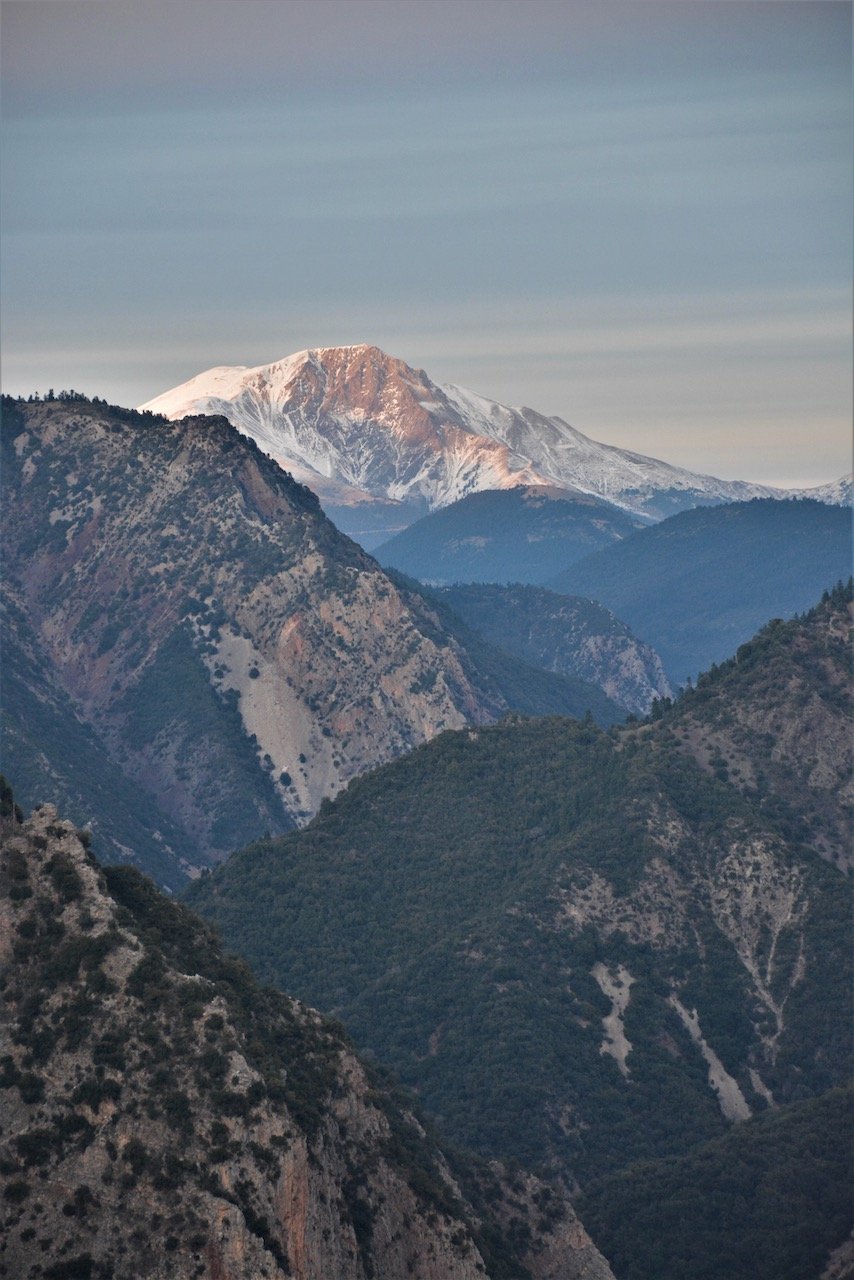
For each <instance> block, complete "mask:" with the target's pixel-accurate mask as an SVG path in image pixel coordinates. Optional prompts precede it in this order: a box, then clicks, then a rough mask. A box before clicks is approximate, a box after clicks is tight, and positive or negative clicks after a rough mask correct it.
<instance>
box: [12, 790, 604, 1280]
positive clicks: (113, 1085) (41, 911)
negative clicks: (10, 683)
mask: <svg viewBox="0 0 854 1280" xmlns="http://www.w3.org/2000/svg"><path fill="white" fill-rule="evenodd" d="M0 837H2V852H0V975H1V976H2V983H3V991H4V999H3V1003H2V1011H0V1031H2V1037H3V1056H2V1059H0V1091H2V1098H3V1118H4V1123H3V1131H2V1135H0V1159H2V1185H3V1195H2V1198H0V1270H2V1274H3V1275H6V1276H10V1277H12V1276H21V1277H23V1276H32V1277H35V1276H41V1277H44V1280H108V1278H109V1280H191V1278H192V1277H194V1278H195V1280H199V1278H200V1277H204V1278H205V1280H228V1278H229V1277H231V1278H235V1280H236V1278H237V1277H243V1278H246V1277H252V1278H253V1280H263V1278H264V1277H266V1280H284V1277H291V1278H292V1280H328V1278H329V1277H333V1276H334V1277H335V1280H488V1278H489V1277H493V1280H555V1278H556V1277H558V1276H559V1277H561V1278H562V1280H613V1277H612V1275H611V1271H610V1268H609V1267H608V1265H607V1263H606V1262H605V1261H604V1259H603V1258H602V1257H601V1255H600V1254H599V1253H598V1251H597V1250H596V1248H595V1247H594V1246H593V1244H592V1243H591V1241H590V1239H589V1237H588V1236H587V1234H586V1232H585V1231H584V1228H583V1227H582V1225H581V1223H580V1222H579V1221H578V1219H577V1217H576V1215H575V1214H574V1212H573V1210H572V1208H571V1206H570V1205H569V1203H568V1200H567V1197H566V1195H565V1194H563V1193H562V1192H561V1190H560V1189H559V1188H557V1187H554V1186H551V1187H550V1186H546V1185H545V1184H543V1183H541V1182H538V1181H537V1180H536V1179H534V1178H533V1177H531V1176H529V1175H528V1176H525V1175H522V1176H520V1175H515V1176H513V1177H510V1176H508V1175H507V1173H506V1172H505V1171H504V1170H502V1169H500V1168H498V1167H496V1166H493V1167H492V1168H487V1167H486V1166H484V1165H479V1166H475V1165H474V1164H472V1163H471V1162H468V1161H464V1160H460V1159H457V1160H456V1161H455V1164H454V1166H453V1168H452V1167H451V1165H450V1164H449V1161H448V1159H447V1158H446V1156H445V1155H444V1154H443V1152H442V1151H441V1150H439V1149H438V1147H437V1145H436V1143H435V1141H434V1140H433V1139H432V1138H431V1137H430V1136H428V1134H427V1133H426V1132H425V1129H424V1127H423V1125H422V1124H421V1123H420V1121H419V1120H418V1119H417V1118H416V1117H415V1116H414V1115H413V1114H412V1112H411V1110H410V1109H409V1106H408V1104H407V1100H406V1099H405V1098H401V1096H400V1093H399V1091H397V1090H395V1089H393V1088H392V1087H391V1086H389V1084H388V1083H387V1082H386V1081H383V1080H381V1079H380V1077H379V1075H378V1073H377V1072H376V1071H373V1070H371V1069H369V1068H367V1067H366V1066H365V1065H363V1063H361V1062H360V1061H359V1059H358V1058H357V1057H356V1055H355V1053H354V1052H353V1049H352V1046H351V1045H350V1044H349V1043H348V1041H347V1040H346V1038H345V1036H344V1035H343V1033H342V1031H341V1028H340V1027H338V1026H334V1025H332V1024H331V1023H329V1022H327V1021H326V1020H324V1019H322V1018H321V1017H320V1016H319V1015H318V1014H317V1013H315V1012H314V1011H313V1010H312V1009H309V1008H307V1007H306V1006H305V1005H302V1004H300V1003H299V1002H298V1001H295V1000H292V999H290V998H288V997H287V996H285V995H281V994H278V993H276V992H273V991H270V990H269V989H267V990H264V989H262V988H261V987H260V986H259V984H258V983H257V982H255V980H254V979H253V978H252V976H251V974H250V973H249V971H248V970H247V968H246V966H245V965H243V964H242V963H240V962H238V961H235V960H234V959H230V958H228V957H226V956H224V955H223V953H222V951H221V949H220V947H219V945H218V944H217V941H216V939H215V938H214V937H213V936H212V934H211V932H210V930H209V929H207V928H206V927H205V926H204V925H203V924H202V923H201V921H199V920H198V919H197V918H195V917H193V916H192V915H191V914H190V912H188V911H187V910H186V909H184V908H182V907H180V906H178V905H177V904H175V903H173V902H170V901H168V900H167V899H166V898H164V897H161V896H160V895H159V894H158V893H157V891H156V890H155V889H154V887H153V886H152V885H151V883H150V882H149V881H147V880H146V879H145V878H144V877H142V876H140V875H139V874H138V873H137V872H136V871H135V870H133V869H132V868H128V867H121V868H109V869H107V870H105V871H102V870H101V869H100V868H99V867H98V865H97V863H96V862H95V861H94V859H93V858H92V857H91V855H90V854H89V853H88V852H87V851H86V848H85V843H84V841H83V840H81V836H80V833H78V832H76V831H75V829H74V826H73V824H71V823H69V822H67V821H64V820H63V819H61V818H60V817H59V816H58V814H57V812H56V810H55V808H53V806H50V805H47V806H44V807H43V808H41V809H39V810H38V811H37V812H36V813H34V814H33V815H32V817H31V818H30V819H28V820H27V821H26V822H23V823H22V822H21V821H20V820H19V817H16V814H15V807H14V804H13V802H12V800H11V796H10V793H9V791H8V788H6V787H5V786H4V785H3V784H2V780H0Z"/></svg>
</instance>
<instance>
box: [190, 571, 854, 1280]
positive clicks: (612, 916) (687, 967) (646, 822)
mask: <svg viewBox="0 0 854 1280" xmlns="http://www.w3.org/2000/svg"><path fill="white" fill-rule="evenodd" d="M850 626H851V597H850V586H849V588H848V589H845V588H842V587H839V588H837V589H835V590H834V591H833V592H831V593H829V594H827V595H826V596H825V598H824V600H823V601H822V603H821V604H820V605H818V606H817V607H816V608H815V609H813V610H812V611H811V612H810V613H809V614H808V615H806V616H805V617H802V618H799V619H795V620H793V621H790V622H779V621H778V622H775V623H772V624H770V625H768V626H767V627H765V628H764V629H763V630H762V631H761V632H760V633H759V634H758V635H757V636H755V637H754V639H753V640H752V641H751V642H750V643H749V644H748V645H745V646H743V647H742V648H740V649H739V651H738V653H737V654H736V655H735V657H734V658H733V659H731V660H730V661H729V662H727V663H725V664H724V665H723V666H721V667H719V668H717V669H715V670H714V671H713V672H710V673H709V674H708V675H706V676H704V677H703V679H702V680H701V681H700V682H699V683H698V685H697V687H696V689H691V690H688V691H686V692H685V693H684V694H683V695H682V696H681V697H680V699H679V700H678V701H677V702H676V703H675V704H673V705H672V706H670V705H668V703H667V702H664V703H661V702H660V703H658V704H656V707H655V709H654V713H653V716H652V718H650V719H649V720H648V721H646V722H644V723H641V724H635V725H627V726H621V727H617V728H614V729H611V730H609V731H606V732H603V731H601V730H599V729H597V728H596V727H595V726H594V725H592V724H590V723H587V724H585V723H580V724H579V723H575V722H571V721H568V720H559V719H545V720H540V721H516V722H514V721H512V720H510V721H504V722H502V723H501V724H500V725H498V726H492V727H487V728H482V729H473V728H469V729H466V730H463V731H461V732H449V733H445V734H442V735H440V736H439V737H438V738H436V739H434V740H433V741H432V742H431V743H429V744H427V745H425V746H424V747H420V748H418V749H417V750H415V751H413V752H412V753H410V754H409V755H408V756H407V757H406V758H405V759H402V760H400V761H397V762H395V763H393V764H390V765H387V766H385V767H384V768H382V769H380V770H377V771H375V772H374V773H373V774H371V775H368V776H366V777H363V778H360V779H358V780H356V781H354V782H353V783H351V784H350V786H349V788H348V789H347V791H346V792H344V793H343V794H342V795H340V796H339V797H337V798H336V800H335V801H333V802H332V803H331V804H330V805H328V806H326V807H325V808H324V810H323V812H322V813H321V814H320V815H318V817H317V818H316V819H315V820H314V822H313V823H312V824H311V825H310V826H309V827H308V828H307V829H306V830H304V831H302V832H300V833H298V834H295V835H293V836H288V837H285V838H284V839H281V840H278V841H261V842H258V843H256V844H255V845H253V846H251V847H249V848H248V849H246V850H244V851H243V852H241V853H239V854H237V855H235V856H233V857H232V858H231V859H230V860H229V862H228V863H226V864H225V865H224V866H223V867H221V868H218V869H217V870H216V871H215V872H214V873H213V874H212V875H211V876H210V877H208V878H206V879H205V880H204V881H203V882H198V883H197V884H196V885H194V886H193V887H192V888H191V890H190V896H191V899H192V902H193V905H194V906H196V907H197V908H198V909H200V910H201V911H202V913H203V914H204V915H206V916H208V917H209V918H210V919H211V920H212V921H214V922H215V923H217V924H218V926H219V927H220V928H221V929H222V930H223V932H224V934H225V936H226V938H227V939H228V941H229V942H230V944H231V945H233V946H234V947H236V948H237V949H239V950H240V951H241V952H242V953H243V954H245V955H246V956H247V957H249V958H250V959H251V960H252V962H253V963H254V964H256V965H257V966H258V968H259V972H260V973H261V974H262V976H263V977H265V978H266V979H268V980H272V981H275V982H277V983H279V984H280V985H283V986H284V987H285V988H287V989H291V990H295V991H297V992H298V993H299V994H300V995H301V996H303V997H304V998H308V999H311V1000H312V1001H313V1002H314V1003H316V1004H317V1005H318V1007H320V1008H322V1009H324V1010H325V1011H327V1012H334V1013H335V1014H336V1015H337V1016H340V1017H342V1018H343V1019H344V1020H345V1022H346V1024H347V1025H348V1027H349V1028H350V1030H351V1031H352V1033H353V1034H354V1037H355V1039H356V1041H357V1043H358V1044H360V1045H361V1046H362V1047H363V1048H365V1049H370V1050H371V1051H372V1052H373V1053H374V1054H375V1055H376V1056H377V1057H378V1058H379V1059H380V1060H381V1061H383V1062H386V1063H388V1064H389V1065H391V1066H392V1067H393V1068H394V1069H395V1070H396V1072H398V1073H399V1074H400V1075H401V1076H402V1078H403V1079H404V1081H405V1082H406V1083H408V1084H409V1085H410V1086H411V1087H413V1088H415V1089H416V1090H417V1091H418V1093H419V1096H420V1098H421V1100H422V1102H423V1103H424V1105H425V1106H426V1107H427V1108H428V1109H429V1111H430V1112H431V1113H432V1115H433V1116H434V1118H435V1119H436V1121H437V1122H438V1124H439V1125H440V1127H441V1130H442V1131H443V1132H444V1133H445V1134H447V1135H449V1136H450V1137H452V1139H453V1140H455V1141H458V1142H461V1143H463V1144H465V1145H468V1146H470V1147H472V1148H474V1149H476V1150H479V1151H480V1152H481V1153H483V1154H485V1155H489V1156H501V1157H502V1158H507V1157H508V1156H513V1157H515V1158H518V1159H520V1160H521V1161H523V1162H524V1163H528V1164H529V1165H535V1166H536V1165H540V1166H542V1165H543V1164H545V1165H546V1166H547V1167H549V1168H550V1169H551V1170H552V1171H553V1172H556V1173H559V1174H560V1175H562V1176H563V1177H564V1178H565V1179H567V1180H570V1181H576V1182H580V1183H581V1184H582V1186H585V1185H587V1184H592V1181H593V1180H595V1179H596V1178H597V1177H602V1176H604V1175H607V1174H609V1173H613V1174H616V1172H617V1171H618V1170H620V1169H623V1168H625V1167H626V1166H627V1165H628V1164H629V1163H630V1162H632V1161H638V1160H644V1161H650V1160H654V1161H660V1160H666V1159H667V1158H675V1157H680V1158H681V1157H684V1156H687V1154H688V1153H689V1152H691V1151H692V1150H695V1149H696V1150H698V1151H699V1149H700V1145H699V1144H703V1143H709V1142H710V1141H714V1140H715V1139H718V1138H723V1137H724V1136H725V1135H727V1134H728V1133H729V1132H730V1131H731V1130H732V1127H733V1126H735V1125H740V1124H744V1123H746V1122H748V1121H749V1120H750V1117H751V1116H760V1115H761V1113H763V1112H765V1111H767V1110H768V1109H771V1110H773V1111H779V1112H780V1114H783V1112H784V1111H785V1108H786V1107H787V1106H789V1105H790V1104H793V1103H797V1102H798V1101H800V1100H804V1099H808V1098H818V1097H820V1096H822V1095H824V1094H825V1093H826V1091H827V1090H830V1089H833V1088H834V1087H836V1086H839V1085H842V1084H844V1083H845V1082H846V1081H847V1080H848V1078H849V1074H850V1070H851V1051H852V1045H851V1025H850V1019H849V1017H848V1012H847V1011H848V1004H849V998H850V983H851V973H850V959H851V957H850V946H849V928H850V885H849V884H848V882H847V880H846V878H845V876H844V874H843V872H842V871H841V870H840V869H838V867H837V866H836V865H834V864H835V863H837V864H838V863H842V862H844V861H845V860H846V858H847V856H848V851H849V850H848V836H847V831H848V825H847V824H848V822H849V821H850V803H849V799H848V798H847V796H846V794H845V785H844V784H845V780H846V779H848V778H850V775H851V706H850V690H849V686H848V680H849V671H850V667H849V649H848V644H849V638H850ZM259 896H261V897H263V900H264V902H265V904H267V910H266V911H265V914H264V917H263V920H259V916H258V911H257V903H258V901H259ZM835 1114H839V1111H838V1108H837V1111H836V1112H835ZM822 1123H824V1122H822ZM799 1124H800V1122H799ZM825 1127H827V1126H825ZM794 1131H797V1132H798V1133H800V1136H799V1137H797V1138H796V1140H795V1139H792V1141H794V1146H793V1147H791V1148H787V1149H789V1154H788V1155H787V1156H786V1160H787V1161H789V1162H790V1165H791V1162H792V1161H795V1165H794V1166H793V1169H794V1171H793V1170H792V1168H789V1173H787V1177H789V1174H791V1176H790V1177H789V1182H790V1183H792V1184H794V1183H796V1182H797V1180H798V1177H799V1175H798V1173H797V1162H798V1161H800V1162H802V1164H801V1168H802V1173H803V1175H804V1176H805V1177H808V1178H810V1179H813V1178H817V1179H818V1181H819V1182H820V1181H821V1177H825V1176H826V1177H829V1178H831V1177H833V1176H835V1175H834V1174H833V1173H832V1172H831V1168H832V1169H837V1170H838V1168H839V1167H840V1161H841V1162H842V1163H844V1149H845V1144H846V1143H847V1141H848V1133H849V1132H850V1131H849V1129H847V1128H846V1127H845V1126H844V1125H843V1128H842V1129H841V1131H840V1132H838V1133H837V1134H836V1135H835V1136H834V1138H833V1141H834V1143H835V1144H836V1145H835V1146H834V1155H833V1159H832V1160H831V1161H830V1163H829V1165H828V1166H827V1169H826V1170H825V1173H824V1174H822V1173H820V1171H819V1170H817V1169H816V1168H814V1166H813V1164H812V1163H811V1155H810V1151H811V1145H810V1144H811V1141H812V1140H811V1139H810V1138H809V1137H807V1136H805V1131H804V1130H803V1128H802V1127H801V1128H799V1125H795V1126H794V1130H793V1131H790V1137H791V1133H793V1132H794ZM762 1141H764V1139H763V1140H762ZM785 1141H786V1142H787V1143H789V1142H790V1138H786V1139H785ZM742 1149H746V1148H745V1147H743V1148H742ZM708 1158H709V1159H711V1154H710V1155H709V1157H708ZM648 1168H649V1166H648V1165H641V1166H640V1168H639V1172H638V1173H637V1182H636V1184H635V1190H634V1191H632V1197H633V1198H634V1199H635V1200H637V1199H638V1198H639V1197H641V1196H642V1195H643V1194H644V1193H643V1180H644V1170H645V1169H648ZM662 1170H664V1166H662ZM665 1172H666V1171H664V1172H662V1177H664V1176H665ZM627 1176H628V1174H627ZM631 1176H632V1177H635V1174H634V1173H633V1174H632V1175H631ZM828 1192H829V1189H828ZM668 1194H669V1193H668ZM674 1194H675V1193H674ZM834 1197H835V1193H834V1195H833V1196H832V1195H830V1194H829V1193H828V1194H827V1195H826V1196H825V1194H824V1193H823V1192H822V1191H821V1190H820V1189H818V1190H813V1191H812V1192H811V1194H810V1196H809V1203H808V1204H807V1203H806V1202H804V1203H802V1204H801V1208H800V1211H801V1212H803V1213H805V1214H808V1215H809V1217H810V1224H811V1225H810V1228H809V1230H810V1232H811V1231H812V1229H813V1226H814V1225H815V1223H816V1222H818V1221H821V1222H822V1223H823V1225H822V1227H821V1231H820V1233H819V1234H820V1240H819V1242H818V1244H817V1246H816V1247H817V1248H818V1250H819V1253H821V1251H822V1250H823V1252H824V1256H825V1257H827V1255H829V1253H830V1251H831V1250H832V1249H833V1248H835V1247H836V1246H837V1245H840V1244H841V1243H842V1241H843V1237H844V1234H845V1231H846V1229H847V1224H846V1223H845V1222H842V1223H840V1220H839V1213H838V1200H837V1199H835V1198H834ZM831 1202H832V1203H833V1204H834V1206H835V1207H834V1208H833V1211H832V1212H829V1215H828V1217H827V1218H826V1219H824V1218H822V1216H821V1215H822V1209H821V1207H820V1206H821V1205H823V1204H826V1205H828V1206H829V1205H830V1204H831ZM647 1203H648V1202H647ZM680 1205H681V1202H679V1203H677V1204H676V1205H675V1207H674V1210H673V1214H672V1216H671V1218H669V1219H668V1222H669V1223H670V1224H671V1225H670V1230H671V1231H672V1232H673V1233H675V1232H677V1230H682V1231H684V1229H685V1228H684V1225H683V1226H682V1227H679V1223H680V1222H684V1212H683V1213H682V1214H681V1215H680V1213H679V1211H678V1210H679V1208H680ZM795 1211H796V1202H795V1201H794V1200H793V1201H792V1202H791V1203H790V1204H789V1205H788V1212H789V1214H790V1215H791V1214H792V1213H794V1212H795ZM597 1212H598V1218H599V1221H601V1222H602V1223H603V1224H604V1223H606V1220H607V1219H608V1215H607V1214H606V1213H605V1212H604V1210H603V1209H602V1204H601V1200H600V1201H599V1211H597ZM653 1212H654V1206H649V1208H648V1210H647V1215H648V1214H649V1213H653ZM685 1212H687V1210H685ZM692 1212H693V1209H692ZM645 1220H648V1219H645ZM780 1220H781V1219H780V1217H779V1215H778V1218H777V1219H776V1221H778V1222H779V1221H780ZM789 1225H790V1224H787V1227H786V1229H787V1231H788V1230H789ZM660 1227H661V1229H660V1230H658V1232H657V1233H656V1232H650V1235H651V1236H652V1237H653V1238H652V1239H651V1241H650V1244H651V1247H652V1246H654V1247H655V1248H656V1249H658V1250H659V1251H661V1252H662V1253H663V1256H664V1257H667V1258H670V1259H671V1260H672V1259H675V1258H678V1257H680V1256H681V1254H680V1252H679V1250H680V1248H681V1245H680V1243H679V1239H678V1235H677V1234H671V1235H670V1236H669V1237H668V1236H666V1235H664V1234H663V1231H664V1223H661V1224H660ZM754 1228H756V1229H757V1230H758V1231H759V1234H760V1236H761V1233H762V1231H768V1230H773V1228H769V1227H768V1224H767V1222H765V1223H764V1224H760V1223H759V1222H758V1221H757V1220H754V1222H753V1224H752V1226H751V1231H753V1230H754ZM760 1228H761V1229H760ZM606 1229H607V1230H610V1229H611V1228H607V1227H603V1230H606ZM704 1229H705V1228H704ZM789 1234H790V1237H792V1238H794V1237H797V1231H796V1230H794V1231H790V1233H789ZM606 1240H607V1237H606V1236H603V1237H602V1238H601V1239H600V1240H599V1241H597V1243H600V1246H603V1242H605V1241H606ZM790 1244H791V1239H790ZM624 1245H625V1248H624V1252H625V1251H628V1252H630V1250H631V1241H630V1240H629V1241H627V1242H624ZM796 1246H797V1241H796V1239H795V1243H794V1244H792V1245H791V1249H790V1251H789V1254H788V1261H787V1262H786V1269H783V1270H778V1272H777V1274H779V1275H783V1274H785V1275H795V1274H801V1275H804V1276H806V1275H814V1276H817V1275H818V1274H819V1268H818V1267H816V1268H815V1269H814V1270H810V1271H803V1270H801V1271H800V1272H799V1271H798V1266H797V1262H796V1261H794V1260H793V1259H796V1257H797V1247H796ZM603 1247H604V1246H603ZM787 1247H788V1246H787ZM792 1249H794V1252H792ZM605 1251H606V1253H607V1248H606V1250H605ZM739 1268H740V1269H733V1270H732V1272H731V1274H732V1275H733V1276H735V1275H738V1276H745V1277H747V1276H750V1275H756V1274H759V1272H757V1271H756V1270H755V1268H754V1270H751V1269H750V1259H749V1258H748V1259H743V1260H742V1262H740V1263H739ZM761 1273H762V1274H763V1275H767V1274H768V1272H767V1269H766V1270H765V1271H763V1272H761ZM646 1274H647V1275H648V1276H654V1275H655V1274H657V1273H656V1271H655V1267H654V1265H653V1266H652V1269H651V1270H649V1271H648V1272H647V1273H646ZM710 1274H717V1273H715V1272H712V1273H710ZM727 1274H730V1273H727Z"/></svg>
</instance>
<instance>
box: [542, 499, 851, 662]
mask: <svg viewBox="0 0 854 1280" xmlns="http://www.w3.org/2000/svg"><path fill="white" fill-rule="evenodd" d="M851 532H852V526H851V510H850V508H849V507H832V506H826V505H824V504H823V503H820V502H815V501H813V500H811V499H801V500H799V501H795V502H776V501H772V500H770V499H756V500H754V501H753V502H734V503H730V504H728V505H725V506H716V507H702V508H698V509H697V510H694V511H683V512H680V514H679V515H675V516H671V517H670V519H668V520H664V521H662V522H661V523H660V524H657V525H655V526H653V527H651V528H648V529H641V530H639V531H638V532H637V533H635V534H632V535H631V537H629V538H625V539H623V540H622V541H621V542H619V543H615V544H614V545H613V546H611V547H606V548H605V549H604V550H602V551H598V552H595V553H594V554H593V555H591V556H588V557H587V558H586V559H585V560H583V561H579V562H578V563H577V564H574V565H570V566H569V567H568V568H567V569H566V570H565V571H564V572H563V573H561V574H559V575H558V576H557V577H555V578H553V579H552V580H551V581H550V582H549V583H548V584H547V585H548V586H550V587H551V588H552V589H553V590H555V591H562V592H564V593H565V594H566V595H578V596H589V597H590V598H591V599H594V600H598V601H599V602H600V603H601V604H604V605H607V607H608V608H609V609H612V610H613V611H614V613H615V614H616V615H617V617H618V618H622V619H623V621H624V622H627V623H628V625H629V626H630V627H631V628H632V630H633V631H634V632H635V634H636V635H638V636H640V637H641V639H643V640H645V641H646V642H647V644H651V645H652V647H653V648H654V649H655V651H656V652H657V653H658V654H659V655H660V657H661V659H662V661H663V663H664V667H665V670H666V672H667V674H668V676H669V678H670V680H671V681H672V682H673V683H674V684H677V685H679V684H683V683H684V682H685V681H686V680H687V679H688V678H689V677H690V678H692V679H693V678H694V677H696V675H697V674H698V672H700V671H705V670H707V669H708V668H709V667H710V666H711V665H712V663H713V662H722V661H723V660H724V659H725V658H728V657H730V655H731V654H733V653H734V652H735V650H736V649H737V648H738V646H739V645H740V644H744V643H745V641H747V640H749V639H750V637H751V636H752V635H753V633H754V632H755V631H756V630H758V628H759V627H760V626H762V625H763V624H764V623H765V622H767V621H768V619H769V618H791V617H793V615H794V614H796V613H799V612H801V611H802V610H804V609H809V608H810V607H811V605H813V604H814V603H815V601H816V600H817V599H818V597H819V596H820V595H821V592H822V591H823V590H824V589H825V588H826V587H832V586H833V584H834V583H835V582H837V581H838V580H839V579H840V578H841V579H842V580H843V581H845V580H846V579H847V578H848V576H849V574H850V573H851Z"/></svg>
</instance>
